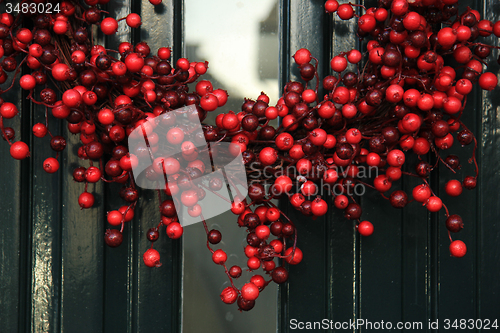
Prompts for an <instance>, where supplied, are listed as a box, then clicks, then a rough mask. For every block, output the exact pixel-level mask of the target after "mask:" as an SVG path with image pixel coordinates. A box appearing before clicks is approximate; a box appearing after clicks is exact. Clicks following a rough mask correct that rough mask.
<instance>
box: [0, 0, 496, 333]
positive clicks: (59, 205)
mask: <svg viewBox="0 0 500 333" xmlns="http://www.w3.org/2000/svg"><path fill="white" fill-rule="evenodd" d="M185 1H190V0H185ZM323 3H324V1H316V0H280V1H279V6H278V8H279V18H280V22H279V25H280V29H279V36H280V62H279V64H276V65H277V66H280V67H279V68H280V70H279V73H280V75H281V77H280V83H281V85H282V86H283V85H284V83H285V82H286V81H287V80H289V79H294V78H297V74H298V73H297V70H296V68H295V65H293V64H292V63H291V54H293V53H294V52H295V50H296V49H298V48H301V47H307V48H309V49H310V50H311V52H312V53H313V54H314V55H315V56H316V57H317V58H318V59H319V60H320V64H321V63H323V64H327V63H328V59H330V58H331V56H332V54H334V53H338V52H339V51H340V50H342V51H346V50H349V49H351V48H354V47H357V46H358V44H357V40H356V37H355V34H354V31H355V28H354V22H344V21H340V20H338V18H335V19H333V20H332V18H331V16H329V15H327V14H325V13H324V9H323ZM113 4H114V5H113V6H108V11H109V12H110V15H111V16H115V17H123V16H125V15H126V14H127V13H129V12H130V11H132V12H137V13H140V14H141V16H142V18H143V25H142V28H141V29H140V32H137V31H136V32H131V31H129V30H127V29H124V30H120V31H119V34H118V36H117V37H116V38H115V37H113V38H107V39H106V40H104V41H103V42H105V43H106V44H107V45H109V46H110V47H116V46H117V44H118V43H119V41H120V39H123V40H130V39H132V41H134V42H137V41H139V40H146V41H147V42H148V44H149V45H150V46H151V48H152V49H155V48H157V47H159V46H164V45H171V46H172V47H173V50H174V58H178V57H180V56H181V54H182V52H181V50H182V49H183V40H182V36H183V19H182V17H183V1H181V0H170V1H164V2H163V5H162V6H160V7H157V8H156V9H155V10H153V7H152V6H150V5H149V3H148V1H142V2H141V1H132V0H125V1H121V2H118V1H115V2H113ZM468 4H469V5H470V6H471V7H473V8H477V9H478V10H479V11H480V12H481V13H483V14H484V16H485V18H487V19H489V20H492V21H496V20H498V19H499V18H500V4H499V3H498V2H497V1H494V0H485V1H470V2H469V3H468ZM492 42H493V38H492ZM494 42H495V43H496V45H498V41H494ZM493 53H494V57H493V58H495V57H498V52H497V50H495V51H493ZM208 60H210V59H208ZM488 68H489V70H490V71H493V72H497V71H498V64H497V63H496V61H491V63H488ZM319 70H320V72H321V73H323V74H325V73H327V72H328V70H329V69H328V68H326V67H324V68H320V69H319ZM24 97H26V96H25V95H23V93H22V92H21V91H20V90H16V89H15V90H13V91H11V92H9V94H8V95H6V96H5V99H9V100H13V101H24V100H25V99H24ZM22 103H24V104H23V109H22V112H21V117H19V118H17V120H16V121H14V122H13V123H10V124H13V125H10V126H12V127H14V129H15V130H16V133H17V134H16V135H17V136H18V137H19V138H22V139H23V140H24V141H25V142H28V144H29V145H30V147H34V146H35V145H37V144H39V143H40V141H36V142H35V141H34V140H33V139H32V138H31V127H32V125H33V124H34V123H37V122H39V121H41V120H42V119H43V109H39V108H38V107H31V106H29V105H28V104H27V103H25V102H22ZM499 107H500V100H499V98H498V88H497V90H495V91H493V92H481V91H479V90H477V91H475V93H474V95H473V97H472V98H471V99H470V100H469V102H468V107H467V110H466V112H465V113H466V115H465V120H466V122H467V124H468V126H469V128H470V129H471V130H472V131H473V132H474V133H475V134H476V136H477V138H478V141H479V146H478V151H477V157H478V163H479V169H480V177H479V182H478V187H477V189H476V190H474V191H469V192H467V193H465V194H463V195H462V196H460V197H459V198H457V199H454V198H451V199H450V200H448V201H447V202H448V207H449V208H450V210H451V211H453V212H456V213H458V214H460V215H461V216H462V217H463V218H464V221H465V224H466V226H465V229H464V230H463V231H461V232H460V234H459V237H458V238H460V239H462V240H464V241H465V242H466V243H467V245H468V248H469V252H468V254H467V255H466V256H465V257H464V258H462V259H456V258H451V257H450V256H449V252H448V245H449V242H448V240H447V237H448V236H447V233H446V229H445V227H444V215H437V214H433V215H431V214H427V213H426V212H425V210H424V209H423V208H422V207H419V205H417V204H416V203H413V204H411V205H409V206H408V207H407V208H405V209H404V210H401V211H399V210H395V209H393V208H392V207H391V206H390V205H389V203H388V202H387V201H386V200H383V199H381V198H380V197H379V196H378V194H376V193H372V194H366V195H364V196H363V197H362V198H361V203H362V205H363V209H364V217H366V219H368V220H370V221H372V222H373V223H374V224H375V226H376V233H375V234H374V235H373V236H371V237H369V238H361V237H360V236H359V235H358V234H357V233H356V231H355V228H354V225H353V224H352V223H351V222H348V221H347V220H345V219H344V217H343V216H342V215H341V214H338V213H336V211H335V209H333V210H331V211H330V213H329V214H328V215H327V216H326V217H324V218H322V219H318V220H316V221H312V220H310V219H307V218H304V217H302V216H299V215H296V214H295V212H294V211H293V210H291V209H290V210H289V212H288V213H289V214H290V215H289V216H291V217H292V218H293V219H294V220H295V221H296V222H297V224H298V227H299V228H300V230H301V232H300V242H301V244H302V246H301V248H302V249H303V250H304V253H306V254H307V256H306V257H305V259H304V261H303V262H302V263H301V264H300V265H298V266H293V267H291V268H290V280H289V283H287V284H286V285H284V286H282V287H281V288H280V289H279V293H278V295H277V306H278V318H277V319H276V318H266V319H265V320H271V321H275V320H277V324H276V327H277V330H278V331H279V332H288V331H295V330H294V329H293V328H294V325H293V323H294V322H295V321H293V320H296V322H316V321H321V320H323V319H327V320H332V321H333V322H341V323H342V322H349V320H356V319H364V320H369V321H371V322H380V321H382V320H383V321H385V322H392V323H396V322H421V323H423V331H436V330H433V329H429V328H428V326H427V325H428V321H429V320H430V321H435V320H439V321H440V329H439V331H444V320H446V319H449V320H451V321H452V322H453V320H454V319H489V320H495V319H498V320H500V282H498V276H499V275H500V263H499V260H500V246H499V241H500V225H499V221H500V194H499V192H498V184H499V182H500V163H499V162H500V148H499V147H500V135H499V134H498V128H500V122H499V119H500V116H499V114H498V113H499V110H500V108H499ZM51 127H52V128H53V129H54V131H56V130H55V129H58V132H59V133H63V135H64V136H65V137H69V138H71V139H70V145H71V144H74V143H76V142H77V141H78V139H77V138H76V137H73V136H71V135H70V134H69V133H68V131H67V129H66V127H65V125H64V124H62V123H59V122H55V121H54V123H53V124H51ZM44 140H45V139H44ZM469 149H471V147H468V148H466V149H458V148H457V149H453V151H452V152H451V153H454V154H457V155H459V156H460V157H461V159H462V171H461V172H462V173H463V174H472V171H473V167H472V166H471V165H468V163H467V162H466V158H467V156H469V155H470V150H469ZM31 151H32V156H31V158H29V159H27V160H24V161H22V162H19V161H15V160H13V159H11V158H10V157H8V146H7V144H5V143H3V144H2V145H0V153H1V155H0V156H4V157H3V158H1V159H0V170H1V174H2V175H1V176H0V186H1V187H2V189H3V191H2V193H1V194H0V208H1V217H0V221H1V223H0V253H1V256H0V323H1V324H0V325H1V326H0V327H1V328H0V332H9V333H10V332H151V331H155V332H179V331H180V330H181V324H182V314H181V309H182V305H181V304H182V251H181V248H182V244H181V242H182V241H171V240H169V239H167V238H166V237H162V238H160V241H159V242H160V243H159V244H157V245H156V246H155V248H157V249H159V250H160V253H161V255H162V258H163V259H162V262H163V266H162V268H161V270H151V269H149V268H147V267H145V266H144V265H143V264H142V253H143V251H144V249H146V248H147V246H148V244H149V243H148V242H147V240H146V237H145V234H144V233H145V231H147V229H148V228H149V227H150V225H149V224H147V223H145V221H146V222H149V221H154V220H156V219H157V217H156V214H157V206H158V202H157V198H156V197H155V195H154V192H152V191H141V199H140V203H139V205H138V207H137V209H136V217H135V218H134V221H133V222H132V223H130V224H128V225H127V227H126V230H125V240H124V242H123V244H122V245H121V246H120V247H119V248H117V249H109V248H107V247H106V246H105V245H104V242H103V237H102V235H103V233H104V230H105V228H106V225H105V222H104V221H105V214H106V212H107V211H108V210H110V209H115V207H116V206H117V205H121V203H120V200H119V199H116V195H115V193H116V192H117V191H118V189H119V186H117V185H97V186H96V187H95V188H93V189H92V190H93V191H94V193H96V199H97V202H96V205H95V207H94V208H92V209H90V210H85V211H81V210H80V209H79V207H78V203H77V198H78V195H79V194H80V193H81V191H82V186H81V184H77V183H74V182H73V180H72V175H71V171H70V170H72V169H73V168H72V167H73V166H75V165H78V164H79V161H78V158H77V156H76V152H75V151H74V150H71V149H67V150H66V151H65V152H64V154H63V158H62V164H61V170H60V171H59V173H57V174H55V175H49V174H46V173H45V172H44V171H43V170H42V169H41V167H40V166H41V163H42V161H43V159H45V158H46V157H47V156H52V155H53V153H52V152H51V151H50V148H49V145H48V142H45V143H44V144H43V145H40V149H32V150H31ZM448 172H449V171H448V170H440V171H439V176H436V177H434V178H433V179H431V181H432V185H433V186H435V188H438V187H439V188H443V184H444V181H445V179H449V176H450V175H449V173H448ZM416 184H417V183H416V181H413V180H412V179H408V180H405V181H403V182H402V183H401V188H402V189H406V190H409V189H411V188H412V187H413V186H415V185H416ZM111 193H112V194H113V195H110V194H111ZM200 227H201V226H200ZM203 254H206V253H203ZM207 258H208V257H207ZM247 315H248V322H249V324H248V325H247V326H244V327H241V329H240V330H238V331H239V332H250V331H251V330H252V325H251V322H252V321H255V320H262V318H255V317H252V314H251V313H249V314H247ZM349 330H351V331H352V329H349ZM205 331H206V332H214V330H212V329H211V327H206V328H205ZM314 331H320V330H314ZM328 331H331V332H333V331H337V330H335V329H330V330H328ZM360 331H371V330H370V329H360ZM408 331H412V330H408ZM413 331H415V330H413ZM469 331H473V330H469ZM185 332H186V333H187V332H188V331H185ZM189 333H191V332H189Z"/></svg>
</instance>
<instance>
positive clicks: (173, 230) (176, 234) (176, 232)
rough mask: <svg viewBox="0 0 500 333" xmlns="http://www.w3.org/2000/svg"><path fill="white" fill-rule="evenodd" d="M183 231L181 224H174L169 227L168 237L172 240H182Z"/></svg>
mask: <svg viewBox="0 0 500 333" xmlns="http://www.w3.org/2000/svg"><path fill="white" fill-rule="evenodd" d="M183 231H184V229H183V228H182V226H181V224H180V223H179V222H172V223H170V224H169V225H168V226H167V236H168V237H169V238H171V239H178V238H181V236H182V233H183Z"/></svg>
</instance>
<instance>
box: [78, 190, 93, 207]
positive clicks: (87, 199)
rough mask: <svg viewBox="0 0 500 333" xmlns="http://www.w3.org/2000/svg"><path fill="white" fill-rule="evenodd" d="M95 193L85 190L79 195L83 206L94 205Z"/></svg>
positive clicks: (80, 203) (79, 200) (79, 201)
mask: <svg viewBox="0 0 500 333" xmlns="http://www.w3.org/2000/svg"><path fill="white" fill-rule="evenodd" d="M94 201H95V199H94V195H93V194H92V193H89V192H83V193H82V194H80V196H79V197H78V204H79V205H80V207H81V208H90V207H92V206H93V205H94Z"/></svg>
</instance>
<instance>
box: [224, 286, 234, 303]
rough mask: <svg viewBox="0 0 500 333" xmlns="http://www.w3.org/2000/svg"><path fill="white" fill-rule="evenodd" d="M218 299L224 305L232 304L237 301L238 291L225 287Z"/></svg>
mask: <svg viewBox="0 0 500 333" xmlns="http://www.w3.org/2000/svg"><path fill="white" fill-rule="evenodd" d="M220 299H221V300H222V301H223V302H224V303H226V304H233V303H234V302H236V300H237V299H238V291H237V290H236V289H234V288H233V287H226V288H224V290H223V291H222V293H221V294H220Z"/></svg>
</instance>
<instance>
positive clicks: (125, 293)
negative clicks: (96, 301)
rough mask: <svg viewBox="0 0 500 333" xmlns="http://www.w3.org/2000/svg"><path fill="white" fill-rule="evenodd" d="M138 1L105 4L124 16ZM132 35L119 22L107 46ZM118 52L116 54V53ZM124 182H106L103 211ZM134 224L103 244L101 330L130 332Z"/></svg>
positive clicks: (115, 204) (114, 203) (114, 202)
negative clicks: (116, 241)
mask: <svg viewBox="0 0 500 333" xmlns="http://www.w3.org/2000/svg"><path fill="white" fill-rule="evenodd" d="M135 7H139V6H138V5H136V6H133V1H131V0H126V1H122V2H120V3H119V4H118V3H116V2H115V3H113V6H110V5H108V10H109V15H110V16H111V17H116V18H121V17H126V16H127V15H128V14H129V13H135V12H139V8H135ZM132 37H133V33H132V29H131V28H130V27H129V26H128V25H127V24H123V23H121V24H119V25H118V31H117V33H116V34H115V35H112V36H108V37H107V38H106V47H107V48H109V49H114V50H116V49H118V46H119V44H120V43H121V42H127V41H128V42H131V41H132ZM115 56H118V55H115ZM122 186H123V185H121V184H117V183H111V184H105V185H104V193H105V196H106V201H105V210H104V213H105V214H107V212H109V211H111V210H116V209H119V208H120V207H121V206H123V205H125V202H124V201H123V200H122V199H121V198H120V197H119V195H118V193H119V190H120V188H121V187H122ZM133 224H134V222H129V223H126V224H125V228H124V231H123V243H122V244H121V245H120V246H119V247H117V248H110V247H108V246H107V245H104V263H103V264H104V291H103V292H104V294H103V298H104V305H103V307H104V332H110V331H117V332H132V311H131V309H132V307H131V302H132V299H133V295H132V291H133V288H134V286H135V285H136V283H135V280H134V279H133V272H132V264H133V262H134V259H135V257H134V253H133V252H132V246H133V231H134V229H133ZM102 225H103V228H102V232H104V231H105V229H108V228H109V229H112V228H117V229H119V228H120V227H119V226H118V227H112V226H110V225H109V224H108V223H107V221H106V220H105V219H103V221H102Z"/></svg>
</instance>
